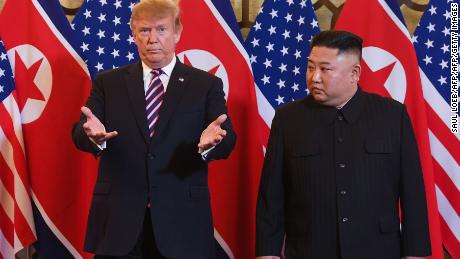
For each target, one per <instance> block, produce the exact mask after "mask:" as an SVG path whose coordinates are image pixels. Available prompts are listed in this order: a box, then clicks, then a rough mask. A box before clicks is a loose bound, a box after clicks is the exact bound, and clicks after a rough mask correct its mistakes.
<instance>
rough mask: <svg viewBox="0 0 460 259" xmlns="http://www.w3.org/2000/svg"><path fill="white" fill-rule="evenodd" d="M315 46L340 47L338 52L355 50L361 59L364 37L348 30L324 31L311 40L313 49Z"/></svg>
mask: <svg viewBox="0 0 460 259" xmlns="http://www.w3.org/2000/svg"><path fill="white" fill-rule="evenodd" d="M315 46H318V47H326V48H331V49H338V50H339V52H338V54H342V53H345V52H355V53H357V54H359V59H361V53H362V51H361V50H362V48H363V39H361V37H359V36H358V35H356V34H354V33H351V32H348V31H333V30H331V31H322V32H320V33H318V34H316V35H315V37H313V39H312V40H311V49H313V47H315ZM311 49H310V51H311Z"/></svg>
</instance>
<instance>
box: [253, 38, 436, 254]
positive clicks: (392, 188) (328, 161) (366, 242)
mask: <svg viewBox="0 0 460 259" xmlns="http://www.w3.org/2000/svg"><path fill="white" fill-rule="evenodd" d="M361 48H362V40H361V38H359V37H358V36H356V35H354V34H352V33H349V32H344V31H324V32H321V33H319V34H318V35H317V36H315V37H314V38H313V40H312V50H311V53H310V57H309V59H308V68H307V82H308V89H309V91H310V95H309V96H308V97H306V98H304V99H302V100H299V101H296V102H292V103H290V104H287V105H285V106H284V107H282V108H280V109H279V110H278V111H277V112H276V114H275V117H274V119H273V123H272V128H271V133H270V138H269V143H268V148H267V153H266V157H265V161H264V167H263V172H262V179H261V183H260V190H259V198H258V204H257V245H256V246H257V248H256V250H257V251H256V252H257V255H258V256H260V258H261V259H262V258H267V259H268V258H271V259H272V258H279V257H278V256H279V255H280V253H281V248H282V245H283V240H285V242H286V246H285V256H286V258H287V259H316V258H326V259H336V258H341V259H400V258H401V257H403V258H424V257H425V256H427V255H430V253H431V250H430V241H429V232H428V220H427V209H426V200H425V192H424V185H423V179H422V172H421V167H420V161H419V155H418V150H417V144H416V142H415V138H414V134H413V130H412V126H411V122H410V119H409V117H408V114H407V112H406V109H405V106H404V105H403V104H401V103H399V102H397V101H394V100H392V99H389V98H383V97H380V96H377V95H375V94H370V93H366V92H364V91H362V90H361V89H360V88H359V87H358V84H357V82H358V79H359V76H360V73H361V67H360V60H361ZM399 205H400V207H401V218H400V217H399V215H400V214H399ZM400 220H401V221H400ZM400 222H401V225H400Z"/></svg>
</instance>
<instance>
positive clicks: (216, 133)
mask: <svg viewBox="0 0 460 259" xmlns="http://www.w3.org/2000/svg"><path fill="white" fill-rule="evenodd" d="M226 119H227V115H226V114H222V115H220V116H219V117H217V119H216V120H215V121H213V122H211V124H209V126H208V127H207V128H206V129H205V130H203V132H202V133H201V137H200V143H198V153H200V154H201V153H202V152H203V151H205V150H207V149H209V148H212V147H214V146H215V145H217V144H219V142H220V141H222V139H223V138H224V137H225V136H226V135H227V131H226V130H224V129H222V128H221V127H220V125H221V124H222V123H224V121H225V120H226Z"/></svg>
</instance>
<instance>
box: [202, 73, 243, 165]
mask: <svg viewBox="0 0 460 259" xmlns="http://www.w3.org/2000/svg"><path fill="white" fill-rule="evenodd" d="M222 114H227V120H226V121H225V122H224V123H222V125H221V127H222V129H224V130H226V131H227V135H226V136H225V137H224V138H223V139H222V141H221V142H220V143H219V144H217V145H216V146H215V148H214V149H213V150H211V151H210V152H209V153H208V154H207V155H206V160H207V161H211V160H216V159H225V158H227V157H228V156H229V155H230V153H231V152H232V150H233V148H234V146H235V143H236V134H235V132H234V131H233V127H232V123H231V120H230V116H228V112H227V107H226V104H225V94H224V90H223V84H222V80H221V79H220V78H214V79H213V83H212V86H211V88H210V90H209V92H208V95H207V97H206V122H205V125H203V126H204V128H203V129H205V128H206V127H207V126H208V125H209V124H210V123H211V122H213V121H214V120H215V119H217V117H219V116H220V115H222Z"/></svg>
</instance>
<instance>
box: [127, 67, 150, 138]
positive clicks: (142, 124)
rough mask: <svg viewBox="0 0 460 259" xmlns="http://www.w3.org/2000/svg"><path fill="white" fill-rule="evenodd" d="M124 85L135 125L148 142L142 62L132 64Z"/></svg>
mask: <svg viewBox="0 0 460 259" xmlns="http://www.w3.org/2000/svg"><path fill="white" fill-rule="evenodd" d="M125 86H126V88H127V90H128V97H129V100H130V103H131V109H132V111H133V114H134V117H135V118H136V123H137V126H138V127H139V130H140V132H141V134H142V137H143V138H144V140H145V143H149V142H150V136H149V133H148V126H147V114H146V111H145V92H144V81H143V72H142V64H141V63H140V62H139V63H138V64H136V65H133V66H132V67H131V68H130V69H129V72H128V74H127V75H126V80H125Z"/></svg>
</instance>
